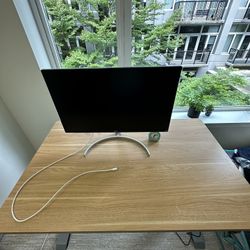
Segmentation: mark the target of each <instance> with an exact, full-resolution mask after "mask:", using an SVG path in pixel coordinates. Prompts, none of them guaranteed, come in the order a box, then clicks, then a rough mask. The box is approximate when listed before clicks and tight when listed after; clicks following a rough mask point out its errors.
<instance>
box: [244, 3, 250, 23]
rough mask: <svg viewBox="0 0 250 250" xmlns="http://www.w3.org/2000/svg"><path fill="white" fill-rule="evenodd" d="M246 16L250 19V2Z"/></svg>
mask: <svg viewBox="0 0 250 250" xmlns="http://www.w3.org/2000/svg"><path fill="white" fill-rule="evenodd" d="M244 18H246V19H250V4H248V7H247V10H246V13H245V16H244Z"/></svg>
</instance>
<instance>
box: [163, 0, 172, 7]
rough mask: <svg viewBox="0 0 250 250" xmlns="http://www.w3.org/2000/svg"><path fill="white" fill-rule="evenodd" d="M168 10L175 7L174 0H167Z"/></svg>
mask: <svg viewBox="0 0 250 250" xmlns="http://www.w3.org/2000/svg"><path fill="white" fill-rule="evenodd" d="M165 4H166V9H173V7H174V0H165Z"/></svg>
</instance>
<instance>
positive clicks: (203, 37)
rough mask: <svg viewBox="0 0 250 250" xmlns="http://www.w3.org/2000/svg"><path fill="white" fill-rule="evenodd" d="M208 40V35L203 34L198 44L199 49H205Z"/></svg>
mask: <svg viewBox="0 0 250 250" xmlns="http://www.w3.org/2000/svg"><path fill="white" fill-rule="evenodd" d="M206 40H207V36H205V35H202V36H201V38H200V42H199V45H198V50H204V47H205V43H206Z"/></svg>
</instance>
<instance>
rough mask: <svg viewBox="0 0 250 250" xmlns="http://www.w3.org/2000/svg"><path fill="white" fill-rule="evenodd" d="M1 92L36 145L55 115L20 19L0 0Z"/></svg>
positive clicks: (10, 5) (7, 4)
mask: <svg viewBox="0 0 250 250" xmlns="http://www.w3.org/2000/svg"><path fill="white" fill-rule="evenodd" d="M0 34H1V37H0V96H1V97H2V99H3V101H4V103H5V104H6V106H7V107H8V109H9V110H10V112H11V113H12V115H13V117H14V118H15V120H16V121H17V123H18V124H19V125H20V127H21V129H22V130H23V131H24V133H25V135H26V136H27V138H28V139H29V141H30V142H31V144H32V145H33V146H34V148H35V149H37V148H38V147H39V146H40V144H41V143H42V141H43V139H44V138H45V136H46V135H47V133H48V131H49V129H50V128H51V127H52V125H53V124H54V122H55V121H56V120H58V119H59V118H58V116H57V113H56V110H55V108H54V105H53V103H52V100H51V98H50V96H49V92H48V90H47V87H46V85H45V82H44V80H43V78H42V75H41V73H40V70H39V67H38V64H37V62H36V60H35V58H34V55H33V52H32V49H31V47H30V45H29V42H28V39H27V37H26V35H25V32H24V30H23V27H22V25H21V22H20V19H19V17H18V14H17V12H16V9H15V7H14V4H13V2H12V1H10V0H1V1H0Z"/></svg>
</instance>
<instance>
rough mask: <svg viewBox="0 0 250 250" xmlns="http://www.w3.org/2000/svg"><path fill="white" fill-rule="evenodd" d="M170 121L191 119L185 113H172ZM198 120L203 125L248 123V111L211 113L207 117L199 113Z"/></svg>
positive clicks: (249, 118) (249, 116)
mask: <svg viewBox="0 0 250 250" xmlns="http://www.w3.org/2000/svg"><path fill="white" fill-rule="evenodd" d="M172 119H191V118H189V117H188V116H187V112H173V113H172ZM199 119H200V120H202V121H203V122H204V123H205V124H225V123H250V111H213V112H212V114H211V115H210V116H209V117H207V116H205V113H204V112H203V113H201V114H200V116H199Z"/></svg>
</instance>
